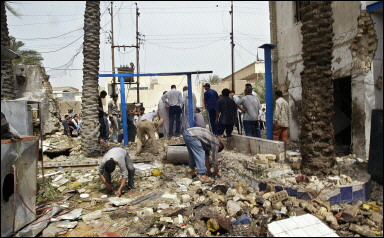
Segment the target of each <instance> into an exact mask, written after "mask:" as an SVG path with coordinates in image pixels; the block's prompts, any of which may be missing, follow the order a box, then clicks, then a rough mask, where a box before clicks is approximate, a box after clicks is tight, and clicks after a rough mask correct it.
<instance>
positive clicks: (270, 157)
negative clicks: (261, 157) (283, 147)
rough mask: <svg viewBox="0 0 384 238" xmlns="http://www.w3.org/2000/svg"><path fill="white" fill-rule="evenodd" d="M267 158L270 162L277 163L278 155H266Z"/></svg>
mask: <svg viewBox="0 0 384 238" xmlns="http://www.w3.org/2000/svg"><path fill="white" fill-rule="evenodd" d="M265 158H267V159H268V160H270V161H276V155H274V154H266V155H265Z"/></svg>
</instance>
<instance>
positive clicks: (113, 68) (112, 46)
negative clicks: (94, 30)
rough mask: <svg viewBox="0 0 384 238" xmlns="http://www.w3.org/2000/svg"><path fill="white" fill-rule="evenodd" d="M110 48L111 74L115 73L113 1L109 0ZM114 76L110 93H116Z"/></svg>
mask: <svg viewBox="0 0 384 238" xmlns="http://www.w3.org/2000/svg"><path fill="white" fill-rule="evenodd" d="M110 13H111V50H112V74H115V46H114V42H113V1H111V12H110ZM115 85H116V78H115V77H113V82H112V94H114V93H116V86H115Z"/></svg>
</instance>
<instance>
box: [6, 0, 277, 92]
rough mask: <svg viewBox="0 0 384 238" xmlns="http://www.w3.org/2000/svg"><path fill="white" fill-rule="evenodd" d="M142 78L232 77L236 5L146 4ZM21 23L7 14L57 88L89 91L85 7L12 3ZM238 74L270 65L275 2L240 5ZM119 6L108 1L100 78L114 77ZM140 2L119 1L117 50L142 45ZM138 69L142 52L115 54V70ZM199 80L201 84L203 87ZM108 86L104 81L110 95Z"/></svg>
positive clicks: (70, 3)
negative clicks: (267, 54) (260, 62)
mask: <svg viewBox="0 0 384 238" xmlns="http://www.w3.org/2000/svg"><path fill="white" fill-rule="evenodd" d="M136 3H137V6H138V8H139V12H140V16H139V32H140V33H141V34H142V40H141V45H140V72H141V73H160V72H165V73H166V72H184V71H213V74H217V75H219V76H220V77H222V78H224V77H226V76H228V75H230V74H231V69H232V66H231V44H230V43H231V40H230V35H229V33H230V31H231V16H230V14H229V11H230V8H231V2H230V1H200V2H199V1H168V2H166V1H161V2H160V1H138V2H136ZM11 5H12V7H13V8H14V9H16V10H17V11H18V12H19V13H20V14H21V16H20V17H19V18H18V17H16V16H13V15H11V14H10V13H9V12H8V11H7V16H8V20H7V23H8V29H9V33H10V35H12V36H14V37H16V39H17V40H21V41H23V42H24V43H25V47H24V49H32V50H36V51H38V52H40V53H41V54H42V56H43V58H44V60H43V66H44V67H45V68H46V73H47V74H48V75H50V76H51V77H50V82H51V84H52V86H53V87H61V86H72V87H75V88H78V89H80V91H81V90H82V77H83V72H82V66H83V54H82V48H81V47H82V44H83V34H84V31H83V29H82V28H83V24H84V11H85V1H84V2H83V1H52V2H51V1H20V2H18V1H11ZM233 5H234V18H233V19H234V42H235V71H237V70H239V69H241V68H243V67H245V66H247V65H249V64H250V63H252V62H254V61H256V59H257V55H258V56H259V59H264V52H263V50H262V49H258V47H259V46H261V45H262V44H264V43H270V33H269V27H270V25H269V11H268V2H267V1H234V2H233ZM110 7H111V2H107V1H101V3H100V12H101V14H102V16H101V27H102V29H101V31H100V72H99V73H111V72H112V59H111V43H110V35H111V32H110V31H111V22H110V20H111V15H110V13H109V9H108V8H110ZM135 7H136V6H135V2H133V1H114V2H113V13H114V18H113V19H114V44H115V45H134V44H136V8H135ZM130 62H133V63H134V64H135V65H136V50H135V48H126V50H125V51H124V50H123V49H121V50H120V51H119V50H118V49H115V66H116V67H118V66H120V65H129V63H130ZM207 77H208V75H199V78H198V79H196V78H193V79H194V80H203V79H204V78H207ZM104 82H105V80H104V79H103V78H100V79H99V85H100V86H101V87H104V85H105V83H104Z"/></svg>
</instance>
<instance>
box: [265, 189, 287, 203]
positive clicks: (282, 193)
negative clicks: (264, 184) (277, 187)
mask: <svg viewBox="0 0 384 238" xmlns="http://www.w3.org/2000/svg"><path fill="white" fill-rule="evenodd" d="M288 197H289V196H288V193H287V191H286V190H283V191H280V192H278V193H275V194H274V195H272V196H271V197H269V200H270V201H271V202H272V203H278V202H281V201H284V200H285V199H288Z"/></svg>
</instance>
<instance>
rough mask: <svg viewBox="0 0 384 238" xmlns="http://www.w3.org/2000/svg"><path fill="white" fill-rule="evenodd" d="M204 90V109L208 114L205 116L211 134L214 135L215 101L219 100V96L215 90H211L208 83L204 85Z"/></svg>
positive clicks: (215, 129) (215, 125) (215, 128)
mask: <svg viewBox="0 0 384 238" xmlns="http://www.w3.org/2000/svg"><path fill="white" fill-rule="evenodd" d="M204 89H205V90H206V92H205V93H204V104H205V109H206V110H207V112H208V115H207V116H208V118H209V124H210V125H211V130H212V133H213V134H215V135H216V131H217V124H216V104H217V100H219V95H218V94H217V92H216V91H215V90H213V89H211V85H210V84H209V83H206V84H204Z"/></svg>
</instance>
